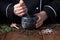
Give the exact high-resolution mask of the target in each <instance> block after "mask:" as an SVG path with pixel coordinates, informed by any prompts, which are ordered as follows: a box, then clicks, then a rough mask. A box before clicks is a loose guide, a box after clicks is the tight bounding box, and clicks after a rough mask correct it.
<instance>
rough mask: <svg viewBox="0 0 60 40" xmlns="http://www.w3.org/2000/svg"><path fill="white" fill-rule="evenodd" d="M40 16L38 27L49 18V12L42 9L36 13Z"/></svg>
mask: <svg viewBox="0 0 60 40" xmlns="http://www.w3.org/2000/svg"><path fill="white" fill-rule="evenodd" d="M36 15H37V16H38V20H37V22H36V28H38V27H40V26H41V25H42V24H43V22H44V21H45V20H46V19H47V14H46V12H45V11H41V12H40V13H38V14H36Z"/></svg>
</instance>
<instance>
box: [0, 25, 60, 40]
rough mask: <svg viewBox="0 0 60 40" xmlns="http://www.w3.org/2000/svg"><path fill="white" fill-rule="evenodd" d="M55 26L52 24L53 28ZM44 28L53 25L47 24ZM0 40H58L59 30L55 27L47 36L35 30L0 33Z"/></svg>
mask: <svg viewBox="0 0 60 40" xmlns="http://www.w3.org/2000/svg"><path fill="white" fill-rule="evenodd" d="M55 25H56V24H54V26H55ZM44 26H46V27H47V26H49V27H51V26H53V25H51V24H47V25H44ZM57 26H60V25H57ZM49 27H48V28H49ZM42 30H43V29H42ZM0 40H60V29H59V28H58V27H57V28H56V29H53V32H52V33H49V34H43V33H42V32H41V30H40V29H37V30H24V29H20V30H16V31H13V32H8V33H2V32H0Z"/></svg>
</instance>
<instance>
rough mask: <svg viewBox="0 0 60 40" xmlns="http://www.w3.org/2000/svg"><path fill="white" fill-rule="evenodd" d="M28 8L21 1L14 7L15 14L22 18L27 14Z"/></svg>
mask: <svg viewBox="0 0 60 40" xmlns="http://www.w3.org/2000/svg"><path fill="white" fill-rule="evenodd" d="M27 11H28V10H27V7H26V5H25V3H24V1H23V0H20V2H19V3H18V4H15V5H14V14H15V15H17V16H19V17H21V16H23V15H24V14H26V13H27Z"/></svg>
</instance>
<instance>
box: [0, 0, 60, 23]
mask: <svg viewBox="0 0 60 40" xmlns="http://www.w3.org/2000/svg"><path fill="white" fill-rule="evenodd" d="M18 2H19V0H0V17H3V19H4V18H6V19H8V20H14V21H15V20H17V21H18V20H20V19H21V18H19V17H18V16H15V15H14V12H13V9H14V8H13V6H14V5H15V4H17V3H18ZM24 2H25V4H26V6H27V8H28V13H29V15H33V14H35V13H39V11H40V9H41V10H44V11H46V12H47V15H48V17H49V19H52V20H53V21H54V20H56V19H57V20H58V21H59V20H60V0H24ZM40 5H41V7H40ZM1 19H2V18H1ZM19 22H20V21H19Z"/></svg>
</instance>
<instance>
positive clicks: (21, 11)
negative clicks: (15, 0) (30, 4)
mask: <svg viewBox="0 0 60 40" xmlns="http://www.w3.org/2000/svg"><path fill="white" fill-rule="evenodd" d="M24 12H26V8H25V9H22V10H18V11H16V13H17V14H21V13H24Z"/></svg>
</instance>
